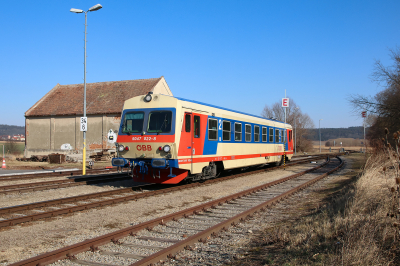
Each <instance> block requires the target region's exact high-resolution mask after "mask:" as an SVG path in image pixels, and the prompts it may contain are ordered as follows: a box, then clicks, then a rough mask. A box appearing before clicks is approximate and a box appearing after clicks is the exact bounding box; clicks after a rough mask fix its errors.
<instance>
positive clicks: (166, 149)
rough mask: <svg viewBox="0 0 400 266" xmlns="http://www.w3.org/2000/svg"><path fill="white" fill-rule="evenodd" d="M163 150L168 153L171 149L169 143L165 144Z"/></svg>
mask: <svg viewBox="0 0 400 266" xmlns="http://www.w3.org/2000/svg"><path fill="white" fill-rule="evenodd" d="M163 150H164V152H166V153H168V152H170V151H171V147H170V146H169V145H165V146H164V148H163Z"/></svg>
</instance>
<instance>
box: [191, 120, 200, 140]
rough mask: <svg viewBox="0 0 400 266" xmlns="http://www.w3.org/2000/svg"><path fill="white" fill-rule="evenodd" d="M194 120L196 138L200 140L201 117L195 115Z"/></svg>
mask: <svg viewBox="0 0 400 266" xmlns="http://www.w3.org/2000/svg"><path fill="white" fill-rule="evenodd" d="M193 119H194V126H193V129H194V137H195V138H200V116H198V115H195V116H194V117H193Z"/></svg>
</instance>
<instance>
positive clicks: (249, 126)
mask: <svg viewBox="0 0 400 266" xmlns="http://www.w3.org/2000/svg"><path fill="white" fill-rule="evenodd" d="M250 141H251V125H246V142H250Z"/></svg>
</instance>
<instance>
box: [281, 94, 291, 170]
mask: <svg viewBox="0 0 400 266" xmlns="http://www.w3.org/2000/svg"><path fill="white" fill-rule="evenodd" d="M282 107H283V108H285V109H284V110H285V130H284V131H283V136H282V137H283V170H285V166H286V137H287V135H286V108H288V107H289V98H286V90H285V98H282Z"/></svg>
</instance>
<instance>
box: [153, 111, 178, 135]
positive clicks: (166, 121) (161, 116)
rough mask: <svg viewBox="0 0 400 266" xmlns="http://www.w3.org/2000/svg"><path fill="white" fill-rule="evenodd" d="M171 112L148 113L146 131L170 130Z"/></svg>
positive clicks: (166, 131) (163, 131) (161, 131)
mask: <svg viewBox="0 0 400 266" xmlns="http://www.w3.org/2000/svg"><path fill="white" fill-rule="evenodd" d="M171 125H172V112H171V111H156V112H151V113H150V114H149V124H148V126H147V132H149V133H168V132H171Z"/></svg>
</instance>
